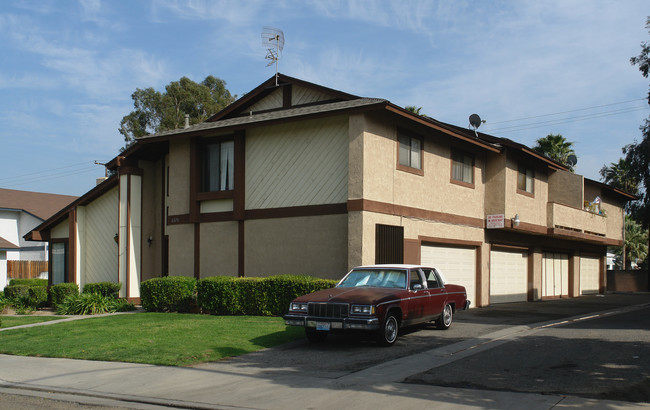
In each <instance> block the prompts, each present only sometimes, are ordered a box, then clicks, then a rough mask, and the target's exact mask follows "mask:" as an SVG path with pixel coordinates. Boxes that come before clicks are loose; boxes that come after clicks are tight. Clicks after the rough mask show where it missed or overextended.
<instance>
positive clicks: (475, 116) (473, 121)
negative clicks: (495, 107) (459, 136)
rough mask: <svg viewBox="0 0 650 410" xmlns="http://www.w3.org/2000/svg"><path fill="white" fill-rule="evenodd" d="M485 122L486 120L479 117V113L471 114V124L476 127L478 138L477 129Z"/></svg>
mask: <svg viewBox="0 0 650 410" xmlns="http://www.w3.org/2000/svg"><path fill="white" fill-rule="evenodd" d="M484 122H485V120H482V119H481V117H479V115H478V114H472V115H470V116H469V126H470V127H472V128H473V129H474V134H476V138H478V132H476V130H477V129H478V127H480V126H481V124H482V123H484Z"/></svg>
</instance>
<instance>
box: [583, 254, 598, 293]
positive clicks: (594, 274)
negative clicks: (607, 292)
mask: <svg viewBox="0 0 650 410" xmlns="http://www.w3.org/2000/svg"><path fill="white" fill-rule="evenodd" d="M599 292H600V258H599V257H597V256H595V257H592V256H581V257H580V294H581V295H590V294H596V293H599Z"/></svg>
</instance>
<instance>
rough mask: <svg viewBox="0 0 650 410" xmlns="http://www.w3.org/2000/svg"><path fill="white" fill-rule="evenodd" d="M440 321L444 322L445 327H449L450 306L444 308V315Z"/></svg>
mask: <svg viewBox="0 0 650 410" xmlns="http://www.w3.org/2000/svg"><path fill="white" fill-rule="evenodd" d="M442 320H443V321H444V322H445V326H449V325H450V324H451V306H449V305H447V306H445V313H444V315H443V318H442Z"/></svg>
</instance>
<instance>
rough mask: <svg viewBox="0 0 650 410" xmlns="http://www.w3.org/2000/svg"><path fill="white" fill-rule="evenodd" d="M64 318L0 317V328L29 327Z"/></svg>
mask: <svg viewBox="0 0 650 410" xmlns="http://www.w3.org/2000/svg"><path fill="white" fill-rule="evenodd" d="M65 317H66V316H0V328H2V329H4V328H7V327H14V326H21V325H30V324H32V323H39V322H47V321H49V320H57V319H64V318H65Z"/></svg>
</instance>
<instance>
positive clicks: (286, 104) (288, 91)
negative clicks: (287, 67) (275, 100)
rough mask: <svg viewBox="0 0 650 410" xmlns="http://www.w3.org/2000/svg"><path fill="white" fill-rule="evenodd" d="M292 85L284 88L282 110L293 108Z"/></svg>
mask: <svg viewBox="0 0 650 410" xmlns="http://www.w3.org/2000/svg"><path fill="white" fill-rule="evenodd" d="M292 87H293V86H292V85H291V84H287V85H285V86H284V87H282V108H284V109H286V108H291V96H292V94H293V93H292Z"/></svg>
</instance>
